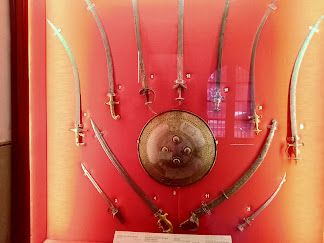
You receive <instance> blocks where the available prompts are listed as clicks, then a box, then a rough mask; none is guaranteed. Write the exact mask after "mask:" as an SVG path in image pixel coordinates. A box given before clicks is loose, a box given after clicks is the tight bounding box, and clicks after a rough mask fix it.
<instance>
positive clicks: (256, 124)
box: [248, 110, 262, 135]
mask: <svg viewBox="0 0 324 243" xmlns="http://www.w3.org/2000/svg"><path fill="white" fill-rule="evenodd" d="M248 118H249V119H250V120H252V122H253V125H254V129H253V131H254V132H255V134H256V135H258V134H259V133H260V132H262V130H261V129H260V128H259V123H260V122H261V118H262V116H261V115H258V114H257V113H256V111H255V110H254V112H253V115H252V116H248Z"/></svg>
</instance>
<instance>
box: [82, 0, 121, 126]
mask: <svg viewBox="0 0 324 243" xmlns="http://www.w3.org/2000/svg"><path fill="white" fill-rule="evenodd" d="M84 1H85V2H86V4H87V6H88V10H89V11H90V12H91V13H92V16H93V18H94V19H95V21H96V24H97V27H98V29H99V31H100V36H101V40H102V42H103V45H104V48H105V53H106V62H107V71H108V82H109V92H108V97H109V101H108V102H106V103H105V104H106V105H109V107H110V113H111V116H112V118H113V119H114V120H118V119H119V118H120V116H119V115H116V112H115V105H118V104H119V102H118V101H115V100H114V97H115V95H116V94H115V80H114V67H113V60H112V56H111V50H110V46H109V41H108V38H107V33H106V31H105V28H104V26H103V24H102V21H101V19H100V17H99V16H98V14H97V11H96V8H95V5H94V3H93V2H91V0H84Z"/></svg>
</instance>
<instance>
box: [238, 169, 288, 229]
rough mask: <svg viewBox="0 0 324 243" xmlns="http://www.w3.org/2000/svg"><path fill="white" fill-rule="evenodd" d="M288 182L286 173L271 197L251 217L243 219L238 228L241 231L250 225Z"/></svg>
mask: <svg viewBox="0 0 324 243" xmlns="http://www.w3.org/2000/svg"><path fill="white" fill-rule="evenodd" d="M285 182H286V173H285V174H284V176H283V178H282V179H281V181H280V184H279V186H278V187H277V189H276V191H275V192H274V193H273V194H272V195H271V197H270V198H269V199H268V200H267V201H266V202H265V203H264V204H263V205H262V206H261V207H260V208H258V209H257V210H256V211H255V212H254V213H253V214H251V215H250V216H249V217H247V218H244V219H243V221H244V222H243V223H242V224H239V225H238V226H237V229H238V230H240V231H244V229H245V227H247V226H248V225H250V223H251V222H252V221H253V220H254V219H255V218H256V217H258V216H259V215H260V213H262V211H263V210H265V209H266V208H267V207H268V206H269V205H270V203H271V202H272V201H273V199H274V198H275V197H276V196H277V194H278V193H279V191H280V190H281V187H282V185H283V184H284V183H285Z"/></svg>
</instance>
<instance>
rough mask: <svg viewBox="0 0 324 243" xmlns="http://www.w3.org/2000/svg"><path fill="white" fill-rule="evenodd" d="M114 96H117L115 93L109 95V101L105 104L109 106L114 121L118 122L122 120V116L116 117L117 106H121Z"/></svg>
mask: <svg viewBox="0 0 324 243" xmlns="http://www.w3.org/2000/svg"><path fill="white" fill-rule="evenodd" d="M114 96H115V94H114V93H108V97H109V101H108V102H106V103H105V104H106V105H109V107H110V113H111V117H112V118H113V119H114V120H118V119H120V115H116V111H115V105H118V104H119V101H115V100H114Z"/></svg>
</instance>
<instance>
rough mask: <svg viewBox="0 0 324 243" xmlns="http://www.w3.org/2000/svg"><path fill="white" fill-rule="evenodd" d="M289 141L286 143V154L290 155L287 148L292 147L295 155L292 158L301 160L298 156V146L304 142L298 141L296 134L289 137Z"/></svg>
mask: <svg viewBox="0 0 324 243" xmlns="http://www.w3.org/2000/svg"><path fill="white" fill-rule="evenodd" d="M290 141H291V142H288V143H287V148H286V152H287V153H288V156H289V157H290V153H289V150H290V148H292V151H293V152H292V153H293V154H294V155H295V157H294V160H296V161H297V160H301V157H300V148H299V147H301V146H304V143H303V142H301V141H300V138H299V137H298V136H293V137H291V138H290Z"/></svg>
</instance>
